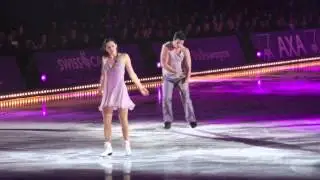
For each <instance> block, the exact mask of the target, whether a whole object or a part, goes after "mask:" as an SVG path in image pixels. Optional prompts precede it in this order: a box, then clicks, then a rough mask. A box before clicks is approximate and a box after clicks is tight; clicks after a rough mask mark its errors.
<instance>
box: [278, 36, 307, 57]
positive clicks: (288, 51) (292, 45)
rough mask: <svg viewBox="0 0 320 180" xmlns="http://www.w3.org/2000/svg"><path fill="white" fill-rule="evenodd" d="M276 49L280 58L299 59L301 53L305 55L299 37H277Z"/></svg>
mask: <svg viewBox="0 0 320 180" xmlns="http://www.w3.org/2000/svg"><path fill="white" fill-rule="evenodd" d="M277 39H278V48H279V55H280V58H283V57H299V56H301V53H304V54H307V50H306V48H305V45H304V44H303V42H302V40H301V38H300V36H299V35H298V34H296V35H295V36H278V38H277Z"/></svg>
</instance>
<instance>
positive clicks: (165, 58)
mask: <svg viewBox="0 0 320 180" xmlns="http://www.w3.org/2000/svg"><path fill="white" fill-rule="evenodd" d="M160 64H161V67H162V68H164V69H165V70H167V71H169V72H171V73H176V71H175V70H174V69H173V68H172V67H171V66H170V65H169V50H168V48H167V46H166V44H164V45H162V48H161V53H160Z"/></svg>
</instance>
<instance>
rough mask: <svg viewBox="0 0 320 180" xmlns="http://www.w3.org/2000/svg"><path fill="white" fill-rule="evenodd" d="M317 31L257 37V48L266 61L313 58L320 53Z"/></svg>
mask: <svg viewBox="0 0 320 180" xmlns="http://www.w3.org/2000/svg"><path fill="white" fill-rule="evenodd" d="M317 33H319V32H318V30H317V29H309V30H304V31H294V33H292V31H291V33H286V32H279V33H277V32H274V33H265V34H257V35H255V46H256V48H257V49H259V50H261V51H262V52H263V58H264V60H276V59H285V58H296V57H302V56H311V55H314V54H317V53H320V49H319V46H318V44H317Z"/></svg>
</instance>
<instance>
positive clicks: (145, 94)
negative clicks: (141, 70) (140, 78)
mask: <svg viewBox="0 0 320 180" xmlns="http://www.w3.org/2000/svg"><path fill="white" fill-rule="evenodd" d="M139 91H140V92H141V94H142V95H143V96H149V90H148V89H147V88H145V87H144V86H143V87H141V88H139Z"/></svg>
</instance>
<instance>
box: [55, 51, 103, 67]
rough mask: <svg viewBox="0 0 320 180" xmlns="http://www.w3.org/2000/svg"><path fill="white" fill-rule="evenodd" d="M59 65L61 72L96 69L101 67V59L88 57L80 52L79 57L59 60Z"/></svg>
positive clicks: (83, 52)
mask: <svg viewBox="0 0 320 180" xmlns="http://www.w3.org/2000/svg"><path fill="white" fill-rule="evenodd" d="M57 64H58V66H59V70H60V72H65V71H76V70H83V69H96V68H99V67H100V65H101V57H100V56H87V55H86V52H85V51H80V52H79V56H73V57H62V58H58V59H57Z"/></svg>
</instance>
